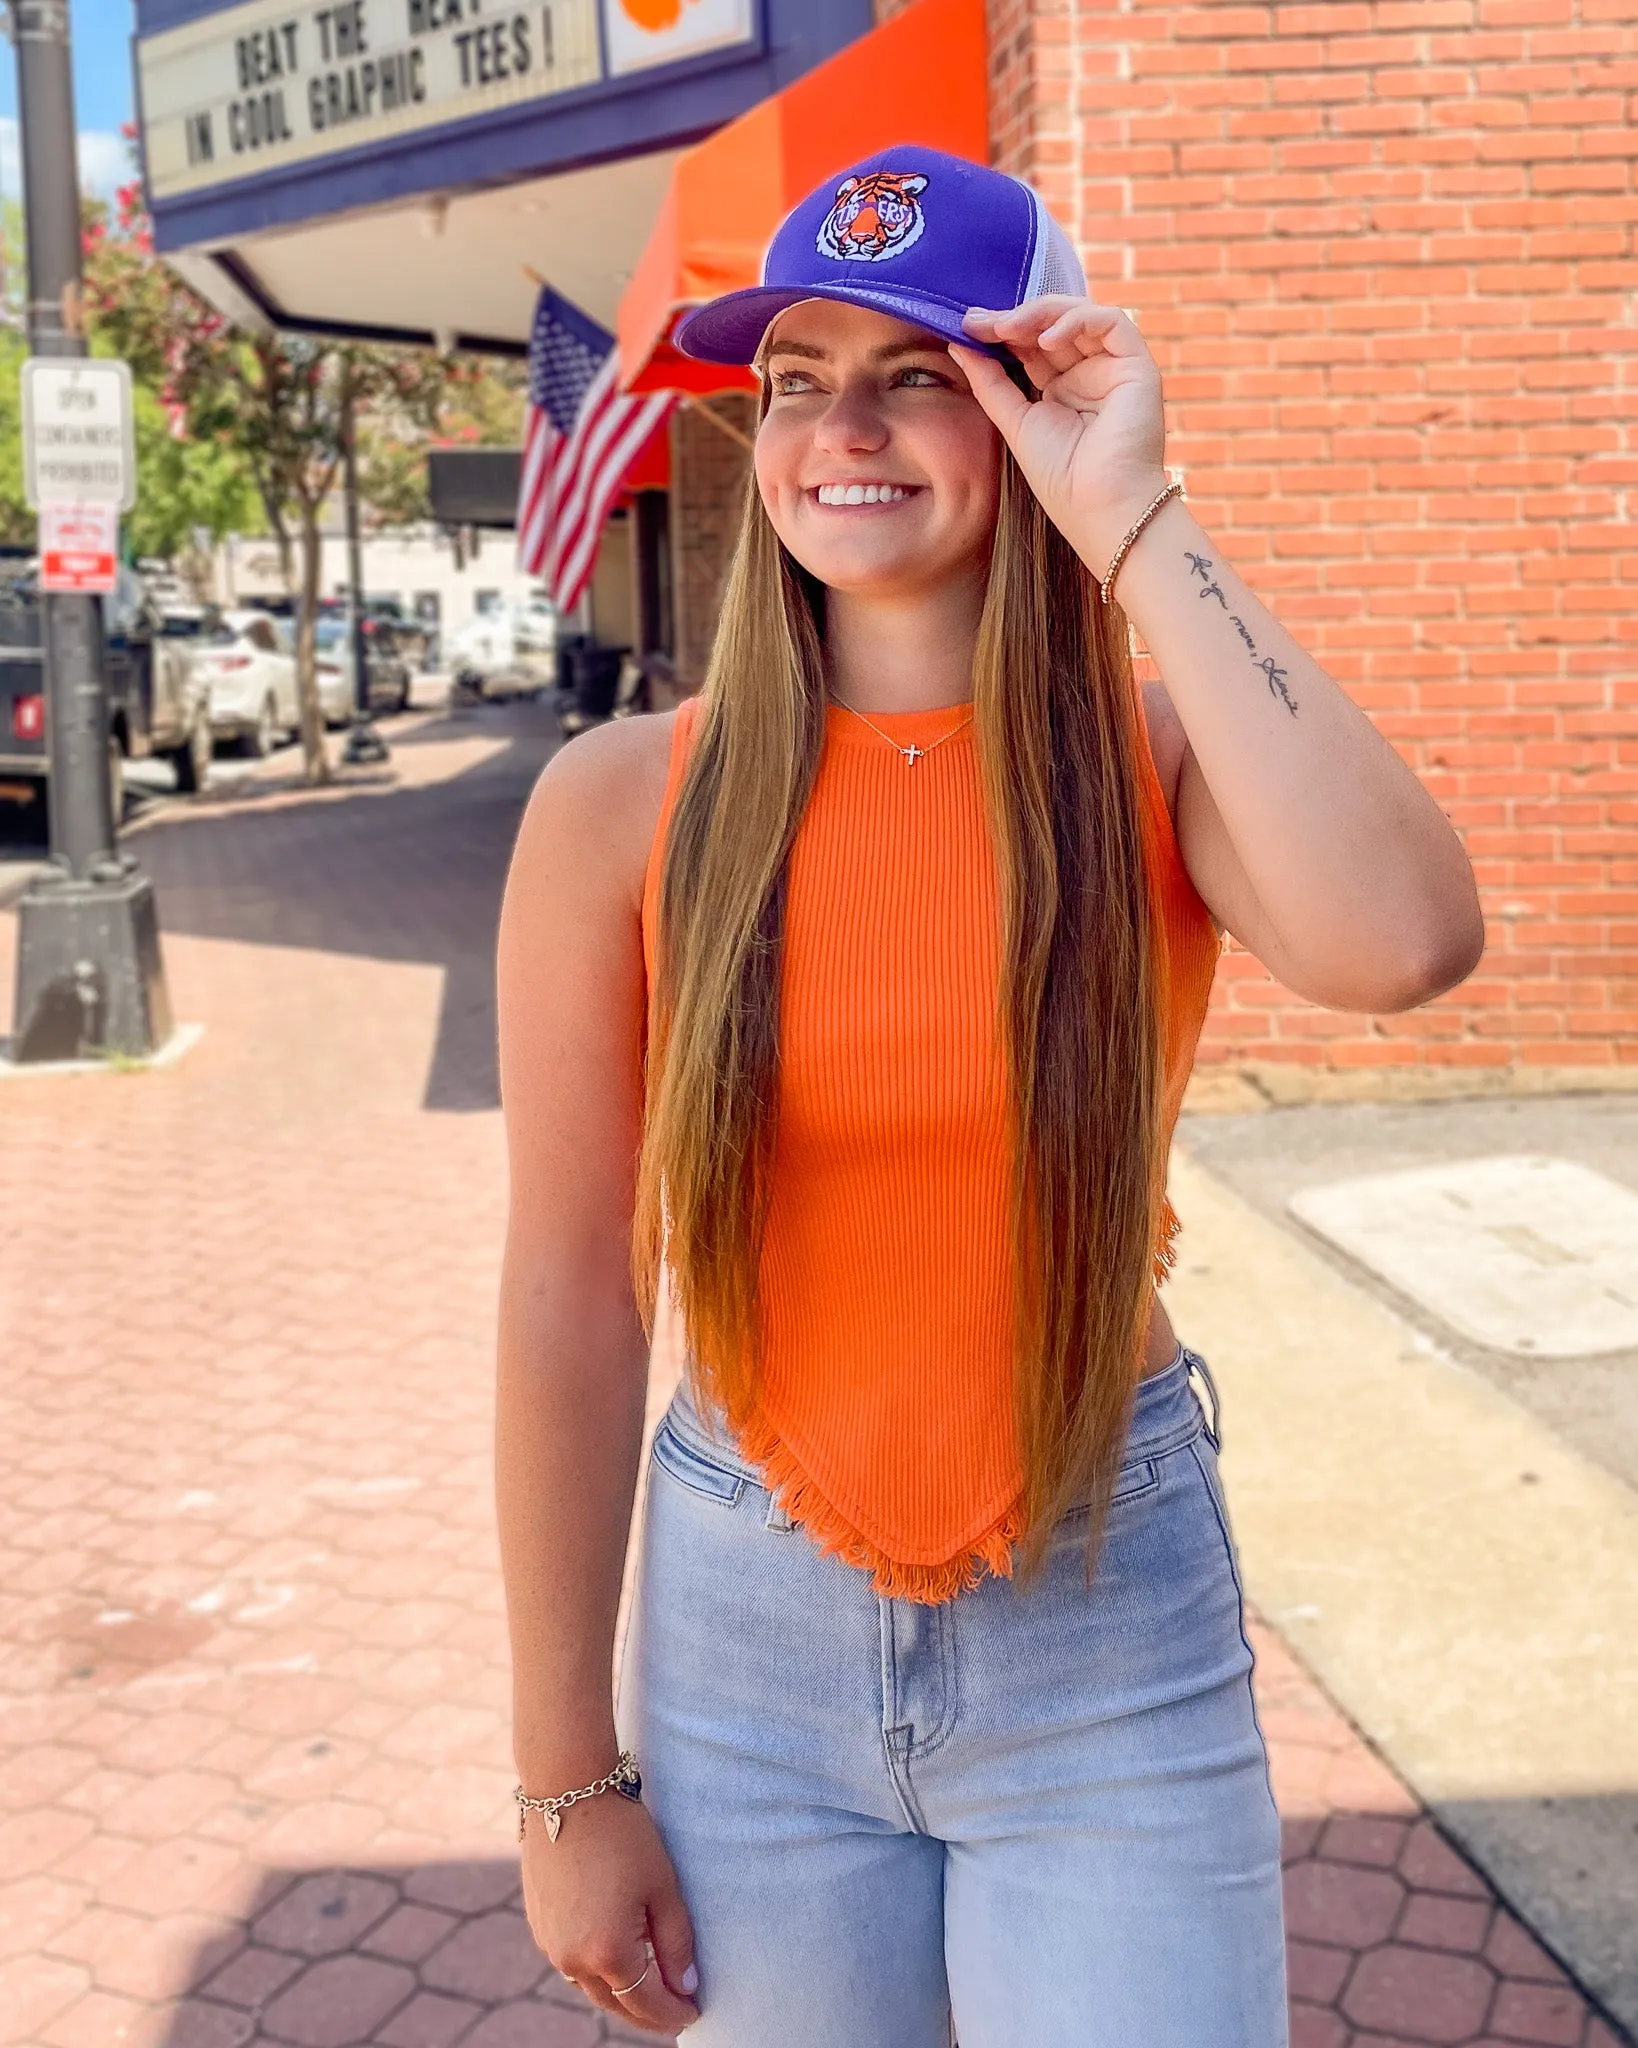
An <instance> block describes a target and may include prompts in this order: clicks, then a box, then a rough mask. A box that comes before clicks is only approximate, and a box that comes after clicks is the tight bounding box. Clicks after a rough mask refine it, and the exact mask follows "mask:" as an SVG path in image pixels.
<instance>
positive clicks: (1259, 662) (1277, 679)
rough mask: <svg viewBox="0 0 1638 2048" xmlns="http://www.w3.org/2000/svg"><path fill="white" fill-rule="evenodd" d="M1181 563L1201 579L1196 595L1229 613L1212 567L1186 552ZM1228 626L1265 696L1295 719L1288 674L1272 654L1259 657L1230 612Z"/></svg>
mask: <svg viewBox="0 0 1638 2048" xmlns="http://www.w3.org/2000/svg"><path fill="white" fill-rule="evenodd" d="M1184 560H1185V561H1187V563H1188V565H1189V568H1190V569H1191V571H1192V572H1193V573H1194V574H1195V575H1196V576H1198V577H1199V578H1200V591H1199V595H1200V596H1201V597H1215V598H1216V600H1217V602H1218V603H1219V604H1220V605H1221V606H1222V607H1223V609H1224V611H1226V612H1228V599H1227V598H1226V597H1225V596H1224V595H1223V586H1222V585H1221V584H1220V583H1219V582H1218V581H1217V579H1216V577H1215V576H1213V574H1212V568H1213V564H1212V563H1211V562H1210V561H1209V560H1208V559H1207V558H1206V556H1204V555H1197V554H1194V553H1193V552H1192V551H1190V550H1189V549H1187V548H1186V549H1185V550H1184ZM1229 624H1230V625H1231V626H1232V627H1233V628H1234V630H1235V632H1237V633H1238V634H1239V636H1240V638H1241V639H1242V640H1243V641H1244V642H1245V644H1246V647H1247V649H1248V650H1249V652H1250V655H1251V662H1252V666H1253V667H1254V668H1255V669H1257V670H1258V671H1259V672H1260V673H1261V675H1262V676H1263V678H1264V680H1265V681H1266V682H1267V684H1268V694H1269V695H1270V696H1271V697H1278V698H1279V700H1280V702H1281V703H1282V704H1283V705H1284V706H1285V708H1286V710H1287V711H1289V712H1290V713H1291V716H1292V717H1293V718H1295V717H1296V715H1297V700H1296V698H1295V697H1293V696H1292V694H1291V692H1290V690H1289V689H1288V688H1287V686H1286V680H1285V679H1286V673H1287V671H1286V670H1285V669H1283V668H1281V667H1280V665H1279V663H1278V662H1277V661H1276V660H1275V659H1274V657H1273V655H1272V654H1259V653H1258V652H1257V642H1256V641H1255V639H1253V637H1252V634H1251V629H1250V628H1249V627H1248V626H1247V624H1246V622H1245V620H1244V619H1242V618H1241V617H1240V615H1239V613H1238V612H1229Z"/></svg>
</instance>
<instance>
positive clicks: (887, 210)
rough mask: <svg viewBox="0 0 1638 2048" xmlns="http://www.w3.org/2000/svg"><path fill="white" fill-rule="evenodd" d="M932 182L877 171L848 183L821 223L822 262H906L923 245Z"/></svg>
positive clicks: (916, 176) (838, 190)
mask: <svg viewBox="0 0 1638 2048" xmlns="http://www.w3.org/2000/svg"><path fill="white" fill-rule="evenodd" d="M926 190H927V180H926V179H925V178H924V177H922V176H921V175H920V173H919V172H897V173H895V172H891V171H872V172H871V173H870V174H869V175H868V176H867V177H862V178H844V179H843V180H842V182H841V184H840V185H838V186H837V188H836V203H835V204H834V205H833V206H832V207H831V209H830V211H829V213H827V214H826V215H825V218H824V220H823V221H822V222H821V223H820V227H819V233H818V236H817V237H816V246H817V248H818V250H819V254H820V255H821V256H832V257H838V258H840V259H841V260H842V261H843V262H847V263H885V262H887V261H888V260H889V259H890V258H891V257H894V256H902V255H903V254H904V252H905V250H906V249H909V248H913V247H914V246H915V244H916V243H917V242H919V241H920V240H921V235H922V230H923V229H924V228H925V227H926V225H927V218H926V215H925V214H924V213H923V212H922V210H921V194H922V193H923V192H925V191H926Z"/></svg>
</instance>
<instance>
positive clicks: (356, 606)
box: [341, 360, 389, 764]
mask: <svg viewBox="0 0 1638 2048" xmlns="http://www.w3.org/2000/svg"><path fill="white" fill-rule="evenodd" d="M341 375H342V386H341V496H342V504H343V509H344V511H345V513H346V517H347V632H348V637H349V638H350V639H351V641H352V646H353V722H352V726H351V728H350V729H349V731H348V734H347V744H346V746H344V747H343V748H342V750H341V758H342V760H343V761H348V762H352V763H354V764H356V763H358V762H361V761H385V760H387V759H388V758H389V757H388V753H387V743H386V741H385V740H384V739H383V738H382V737H381V735H380V733H379V732H377V731H376V728H375V721H374V719H372V718H371V716H370V672H369V668H368V666H367V665H366V662H365V659H364V650H365V645H366V635H365V632H364V543H363V540H362V538H361V536H360V534H359V529H358V407H357V404H356V403H355V398H354V392H353V371H352V365H351V363H349V362H347V361H345V360H344V361H343V363H342V366H341Z"/></svg>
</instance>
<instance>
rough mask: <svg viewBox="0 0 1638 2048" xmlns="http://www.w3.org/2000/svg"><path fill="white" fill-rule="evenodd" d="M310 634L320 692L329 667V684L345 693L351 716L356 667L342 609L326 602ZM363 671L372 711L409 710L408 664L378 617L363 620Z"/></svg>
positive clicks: (348, 630)
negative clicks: (376, 618) (315, 655)
mask: <svg viewBox="0 0 1638 2048" xmlns="http://www.w3.org/2000/svg"><path fill="white" fill-rule="evenodd" d="M313 636H314V642H315V645H316V647H317V650H318V669H319V680H320V686H321V689H320V694H321V696H322V694H323V687H324V683H325V672H326V670H328V671H329V676H330V679H331V686H332V687H336V688H339V689H340V690H341V691H343V692H344V693H345V696H346V700H347V706H348V712H349V715H350V713H351V708H352V704H353V701H354V697H353V693H354V691H355V689H356V687H357V685H356V684H355V682H354V680H353V678H354V675H355V673H356V670H355V667H354V662H353V637H352V630H351V626H350V623H349V621H348V617H347V613H346V611H345V609H342V610H339V611H337V610H332V609H331V608H330V607H329V606H328V605H326V606H325V607H324V608H323V609H322V610H321V611H320V613H319V616H318V620H317V623H316V624H315V626H314V629H313ZM364 674H365V678H366V681H367V684H368V688H369V701H370V709H371V710H372V711H407V710H408V709H409V701H410V682H411V677H410V669H409V664H408V663H407V662H406V661H405V660H404V658H403V656H402V654H401V653H400V652H399V650H398V646H397V643H396V640H395V638H394V636H393V631H392V628H391V627H390V626H388V625H386V624H385V623H384V622H383V621H380V620H371V619H368V618H366V619H365V621H364Z"/></svg>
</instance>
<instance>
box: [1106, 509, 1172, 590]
mask: <svg viewBox="0 0 1638 2048" xmlns="http://www.w3.org/2000/svg"><path fill="white" fill-rule="evenodd" d="M1182 495H1183V486H1182V485H1181V484H1180V483H1169V484H1168V485H1167V486H1166V488H1165V489H1164V490H1163V491H1162V492H1161V494H1160V496H1159V497H1158V498H1156V499H1155V501H1154V503H1153V504H1152V505H1150V506H1149V508H1148V509H1147V510H1146V511H1144V512H1140V513H1139V514H1138V516H1137V518H1136V519H1135V520H1134V521H1133V522H1132V525H1131V527H1130V528H1129V529H1128V531H1127V535H1126V538H1125V539H1124V540H1123V541H1122V542H1121V544H1120V546H1119V547H1118V548H1116V550H1115V559H1114V560H1113V561H1112V562H1111V563H1110V564H1109V574H1108V575H1107V576H1105V577H1104V578H1103V580H1102V581H1101V582H1100V583H1099V585H1098V590H1099V592H1100V594H1101V595H1102V598H1103V601H1104V603H1105V604H1107V603H1108V602H1109V593H1110V592H1111V591H1112V590H1113V589H1114V587H1115V578H1116V577H1117V576H1118V575H1119V574H1120V565H1121V563H1122V562H1124V561H1125V560H1126V557H1127V555H1128V554H1129V553H1130V552H1131V547H1132V543H1133V541H1135V540H1136V539H1137V537H1138V535H1139V534H1140V533H1141V532H1142V531H1143V529H1144V528H1145V527H1146V526H1147V525H1148V523H1149V521H1150V520H1151V519H1153V517H1154V516H1155V514H1156V513H1157V512H1158V511H1159V510H1160V508H1161V506H1162V505H1164V504H1165V502H1166V500H1167V499H1168V498H1181V497H1182Z"/></svg>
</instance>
